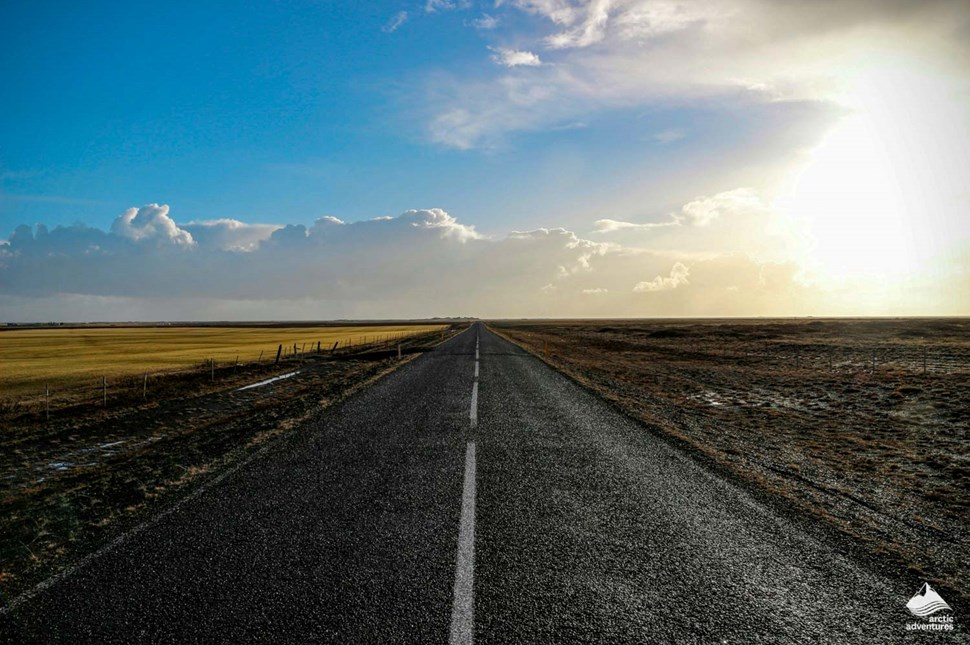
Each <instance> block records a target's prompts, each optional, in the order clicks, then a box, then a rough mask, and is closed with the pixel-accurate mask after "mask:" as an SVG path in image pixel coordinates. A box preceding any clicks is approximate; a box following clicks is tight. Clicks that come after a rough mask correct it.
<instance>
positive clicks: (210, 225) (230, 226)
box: [181, 218, 283, 251]
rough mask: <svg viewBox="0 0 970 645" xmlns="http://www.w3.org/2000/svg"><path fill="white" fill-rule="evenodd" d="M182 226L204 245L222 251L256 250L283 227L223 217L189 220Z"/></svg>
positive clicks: (196, 240)
mask: <svg viewBox="0 0 970 645" xmlns="http://www.w3.org/2000/svg"><path fill="white" fill-rule="evenodd" d="M181 228H182V230H184V231H185V232H187V233H189V234H190V235H191V236H192V239H193V240H194V241H195V242H197V243H198V244H200V245H202V246H207V247H208V246H211V247H215V248H218V249H220V250H222V251H254V250H255V249H256V248H258V247H259V244H260V243H261V242H263V241H265V240H267V239H269V237H270V236H271V235H272V234H273V233H274V232H275V231H277V230H279V229H281V228H283V227H282V226H280V225H278V224H247V223H245V222H240V221H239V220H236V219H227V218H223V219H217V220H204V221H200V222H189V223H188V224H183V225H182V227H181Z"/></svg>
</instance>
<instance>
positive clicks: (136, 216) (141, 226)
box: [111, 204, 195, 245]
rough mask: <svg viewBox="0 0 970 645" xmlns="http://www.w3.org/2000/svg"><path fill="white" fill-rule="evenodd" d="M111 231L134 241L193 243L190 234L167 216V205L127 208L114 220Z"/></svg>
mask: <svg viewBox="0 0 970 645" xmlns="http://www.w3.org/2000/svg"><path fill="white" fill-rule="evenodd" d="M111 232H112V233H113V234H115V235H117V236H118V237H123V238H127V239H129V240H134V241H136V242H142V241H147V240H153V241H157V242H158V243H170V244H176V245H181V244H184V245H192V244H195V242H194V241H193V239H192V234H191V233H189V232H188V231H185V230H182V229H180V228H179V227H178V225H177V224H176V223H175V221H174V220H173V219H172V218H171V217H169V216H168V206H159V205H158V204H148V205H147V206H142V207H141V208H129V209H128V210H126V211H125V212H124V213H122V214H121V215H119V216H118V218H117V219H116V220H115V221H114V223H113V224H112V225H111Z"/></svg>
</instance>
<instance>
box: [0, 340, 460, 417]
mask: <svg viewBox="0 0 970 645" xmlns="http://www.w3.org/2000/svg"><path fill="white" fill-rule="evenodd" d="M447 331H448V330H444V329H443V330H440V331H424V330H422V331H395V332H386V333H381V334H358V335H352V336H348V337H346V338H340V339H338V340H336V341H333V342H331V341H330V340H328V341H322V340H301V341H297V342H291V341H287V342H286V343H278V344H277V345H276V346H274V347H267V348H264V349H261V350H259V351H258V352H257V351H256V350H254V349H249V350H247V351H244V352H243V351H240V352H226V351H223V352H222V353H221V354H220V355H219V356H218V357H216V356H213V357H210V358H207V359H204V360H202V361H199V360H198V359H197V358H194V359H191V358H186V359H185V362H186V363H190V364H186V365H184V366H181V367H178V366H175V367H162V368H159V369H151V370H146V371H139V372H138V373H132V372H131V371H128V372H118V371H116V372H114V373H105V374H102V375H92V376H89V377H85V376H76V377H72V378H70V379H57V378H51V379H50V381H49V382H48V383H45V384H44V385H43V387H41V388H39V391H36V392H34V393H30V394H25V395H23V396H16V397H12V396H4V395H0V416H8V417H9V416H19V415H22V414H40V415H42V416H43V417H45V418H47V419H49V418H50V415H51V413H52V412H58V411H61V412H63V411H69V410H72V409H78V408H90V407H97V406H100V407H102V408H108V407H109V406H110V405H111V404H112V403H125V404H131V403H138V402H140V401H149V400H151V399H153V398H156V397H159V398H165V397H166V396H171V395H173V394H175V395H177V394H188V393H190V392H191V391H193V390H194V391H198V390H199V389H202V388H205V387H207V386H209V385H211V384H212V383H216V382H223V381H227V380H230V379H233V378H234V377H240V378H241V377H245V376H249V375H257V374H262V373H266V372H272V371H275V370H277V369H278V368H279V367H281V366H293V365H300V364H302V363H303V362H304V361H306V360H318V359H327V358H331V357H346V356H356V355H359V354H366V353H369V352H374V351H380V350H387V351H390V352H391V353H393V351H394V349H397V355H398V357H399V358H400V356H401V353H400V345H401V344H402V343H404V344H409V343H414V342H415V341H421V340H423V339H434V340H437V339H438V338H444V337H445V334H446V333H447ZM173 360H176V361H177V360H178V359H173ZM186 390H187V391H186Z"/></svg>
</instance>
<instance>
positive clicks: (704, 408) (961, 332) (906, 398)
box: [492, 319, 970, 599]
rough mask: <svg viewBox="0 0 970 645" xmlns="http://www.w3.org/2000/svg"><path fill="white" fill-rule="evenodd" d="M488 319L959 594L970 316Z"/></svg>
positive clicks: (968, 435)
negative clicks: (809, 318) (949, 317)
mask: <svg viewBox="0 0 970 645" xmlns="http://www.w3.org/2000/svg"><path fill="white" fill-rule="evenodd" d="M492 327H493V329H495V330H496V331H498V332H499V333H502V334H503V335H505V336H506V337H508V338H510V339H511V340H513V341H515V342H517V343H519V344H520V345H522V346H523V347H525V348H526V349H528V350H530V351H532V352H533V353H535V354H537V355H539V356H540V357H542V358H544V359H545V360H546V361H547V362H549V363H550V364H551V365H553V366H554V367H556V368H558V369H560V370H561V371H563V372H565V373H567V374H568V375H570V376H571V377H573V378H574V379H575V380H577V381H579V382H580V383H582V384H584V385H586V386H587V387H589V388H591V389H593V390H594V391H596V392H598V393H599V394H600V395H602V396H603V397H605V398H607V399H609V400H611V401H613V402H615V403H616V404H617V405H618V406H620V407H621V408H622V409H624V410H625V411H626V412H628V413H629V414H631V415H633V416H634V417H636V418H638V419H640V420H641V421H643V422H644V423H645V424H647V425H648V426H649V427H651V428H654V429H656V430H657V431H658V432H661V433H663V434H664V435H666V436H668V437H671V438H673V439H674V440H675V441H677V442H679V443H681V444H682V445H685V446H687V447H688V448H689V449H690V450H692V451H696V452H697V453H700V454H701V455H703V456H704V457H705V458H708V459H711V460H713V461H714V462H716V463H717V464H720V465H721V466H722V467H724V468H725V469H727V470H728V471H729V472H731V473H733V474H734V475H735V476H736V477H738V478H739V479H741V480H743V481H745V482H747V483H748V484H749V485H753V486H755V487H757V488H758V489H760V490H762V491H764V492H767V493H770V494H772V495H774V496H776V499H783V500H786V501H785V503H788V504H791V505H793V506H795V507H797V508H798V509H800V510H801V511H804V512H806V513H808V514H810V515H812V516H815V517H817V518H821V519H822V520H824V522H826V523H827V524H828V525H830V526H832V527H835V528H836V529H838V530H839V531H841V532H843V533H845V534H848V535H850V536H852V537H854V538H856V539H857V541H858V543H859V544H861V545H863V546H864V547H865V548H867V549H869V550H870V552H871V553H874V554H876V555H877V556H878V557H879V559H880V561H896V562H897V563H902V564H903V565H904V566H906V567H909V569H910V571H911V572H912V573H913V575H915V576H918V577H919V578H921V579H924V580H929V581H931V582H933V583H935V584H936V585H937V586H940V587H942V588H944V589H947V590H948V592H949V594H950V595H949V596H948V597H953V596H955V595H960V596H962V597H963V598H964V599H966V598H967V592H966V581H967V580H968V579H970V535H968V533H967V527H968V526H970V415H968V411H970V321H968V320H964V319H932V320H931V319H923V320H918V319H903V320H899V319H883V320H878V319H877V320H741V321H738V320H703V321H684V320H679V321H674V320H670V321H603V320H599V321H563V322H556V321H549V322H541V323H536V322H514V321H507V322H499V323H493V324H492Z"/></svg>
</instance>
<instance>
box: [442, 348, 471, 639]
mask: <svg viewBox="0 0 970 645" xmlns="http://www.w3.org/2000/svg"><path fill="white" fill-rule="evenodd" d="M469 421H470V423H471V427H472V429H475V428H476V427H477V426H478V336H475V382H474V383H473V384H472V401H471V411H470V412H469ZM448 642H449V644H450V645H471V644H472V643H474V642H475V442H474V441H469V442H468V445H467V446H466V448H465V483H464V486H463V487H462V494H461V520H460V521H459V526H458V557H457V559H456V562H455V590H454V600H453V601H452V605H451V636H450V638H449V639H448Z"/></svg>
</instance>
